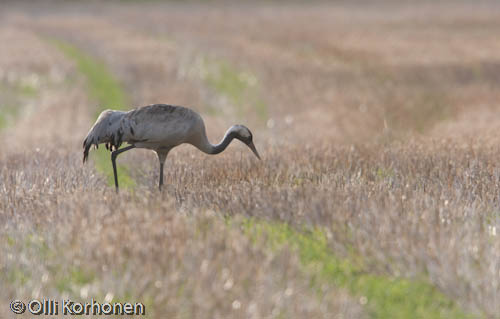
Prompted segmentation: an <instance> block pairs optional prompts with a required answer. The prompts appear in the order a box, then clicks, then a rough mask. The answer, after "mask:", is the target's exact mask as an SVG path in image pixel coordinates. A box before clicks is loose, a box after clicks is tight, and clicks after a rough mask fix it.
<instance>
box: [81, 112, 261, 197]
mask: <svg viewBox="0 0 500 319" xmlns="http://www.w3.org/2000/svg"><path fill="white" fill-rule="evenodd" d="M234 138H236V139H239V140H240V141H242V142H243V143H245V144H246V145H247V146H248V147H249V148H250V149H251V150H252V151H253V152H254V154H255V155H256V156H257V157H258V158H259V159H260V157H259V154H258V152H257V150H256V149H255V146H254V145H253V142H252V133H251V132H250V130H249V129H248V128H246V127H245V126H243V125H233V126H232V127H230V128H229V129H228V130H227V132H226V134H225V136H224V138H223V140H222V141H221V143H219V144H217V145H213V144H211V143H210V142H209V141H208V138H207V135H206V130H205V124H204V122H203V119H202V118H201V116H200V115H199V114H198V113H196V112H195V111H193V110H191V109H188V108H185V107H182V106H172V105H166V104H153V105H148V106H143V107H140V108H137V109H134V110H131V111H128V112H123V111H114V110H106V111H104V112H102V113H101V115H99V117H98V119H97V121H96V122H95V124H94V125H93V126H92V128H91V129H90V131H89V133H88V134H87V137H86V138H85V140H84V142H83V148H84V151H83V162H85V161H86V160H87V157H88V153H89V150H90V148H91V146H92V145H94V146H95V147H96V148H97V147H98V145H99V144H102V143H104V144H105V145H106V148H107V149H109V150H110V151H111V152H112V153H111V161H112V164H113V173H114V176H115V186H116V189H117V190H118V177H117V173H116V162H115V161H116V157H117V156H118V154H120V153H122V152H125V151H127V150H130V149H132V148H146V149H151V150H154V151H155V152H156V153H157V154H158V159H159V161H160V189H161V187H162V185H163V165H164V162H165V159H166V158H167V155H168V152H169V151H170V150H171V149H172V148H174V147H176V146H178V145H180V144H183V143H188V144H191V145H194V146H195V147H197V148H198V149H199V150H201V151H203V152H204V153H207V154H218V153H220V152H222V151H223V150H224V149H225V148H226V147H227V146H228V145H229V143H230V142H231V141H232V140H233V139H234ZM123 142H127V143H128V144H130V145H129V146H127V147H124V148H121V149H120V146H121V145H122V143H123Z"/></svg>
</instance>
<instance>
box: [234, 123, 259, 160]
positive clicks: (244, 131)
mask: <svg viewBox="0 0 500 319" xmlns="http://www.w3.org/2000/svg"><path fill="white" fill-rule="evenodd" d="M231 133H232V134H233V135H234V138H236V139H238V140H240V141H242V142H243V143H245V144H246V145H247V146H248V147H249V148H250V149H251V150H252V152H253V153H254V154H255V156H257V158H258V159H260V156H259V152H257V149H256V148H255V145H254V144H253V135H252V132H250V130H249V129H248V127H246V126H244V125H234V126H233V127H231Z"/></svg>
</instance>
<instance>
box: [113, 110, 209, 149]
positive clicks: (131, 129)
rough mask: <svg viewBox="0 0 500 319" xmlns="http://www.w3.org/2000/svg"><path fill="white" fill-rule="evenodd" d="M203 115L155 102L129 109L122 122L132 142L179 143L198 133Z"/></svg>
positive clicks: (125, 132) (164, 144)
mask: <svg viewBox="0 0 500 319" xmlns="http://www.w3.org/2000/svg"><path fill="white" fill-rule="evenodd" d="M200 119H201V117H200V116H199V115H198V113H196V112H194V111H192V110H190V109H188V108H185V107H182V106H172V105H166V104H154V105H148V106H144V107H141V108H139V109H136V110H133V111H130V112H128V113H127V114H126V115H125V117H124V119H123V121H122V129H123V132H124V134H125V135H124V140H125V141H129V143H132V144H134V143H139V142H140V143H144V144H157V145H159V146H176V145H179V144H182V143H185V142H187V141H188V140H189V139H190V137H191V136H192V135H193V134H194V133H196V130H197V127H198V126H199V121H200Z"/></svg>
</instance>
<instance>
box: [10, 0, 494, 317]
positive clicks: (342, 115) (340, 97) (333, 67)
mask: <svg viewBox="0 0 500 319" xmlns="http://www.w3.org/2000/svg"><path fill="white" fill-rule="evenodd" d="M499 9H500V7H499V6H498V5H497V4H495V3H493V2H482V3H481V4H480V5H474V4H471V3H465V2H464V3H446V2H440V3H438V4H431V3H424V4H418V5H417V4H409V3H407V4H395V3H391V4H390V6H389V4H383V3H380V4H378V5H375V4H337V5H326V4H321V5H319V4H318V5H310V6H305V5H285V4H282V5H271V4H265V5H259V6H251V5H242V6H229V7H225V8H224V9H221V7H217V6H215V7H208V6H203V5H165V4H158V3H150V4H147V5H145V4H141V5H140V6H139V5H137V4H131V3H128V4H108V5H98V4H95V3H94V4H86V5H83V4H76V3H75V4H66V5H62V6H59V7H58V9H57V10H56V9H55V8H53V7H51V6H47V7H43V6H40V8H39V9H38V10H28V9H27V8H26V7H22V6H19V7H18V6H13V5H10V6H9V7H8V9H7V8H6V7H5V6H4V7H0V11H2V12H3V16H4V18H5V19H2V21H3V22H1V24H0V25H1V26H2V27H4V28H2V29H1V30H2V31H1V32H0V40H2V42H4V41H9V42H10V43H11V44H12V45H11V46H10V47H9V50H8V51H5V50H3V51H0V80H1V81H0V101H10V102H9V103H11V104H15V105H18V106H23V108H22V109H23V110H29V111H26V112H16V113H15V115H13V113H9V114H10V115H8V117H9V122H10V123H11V124H9V125H8V126H7V127H6V128H4V129H3V130H2V132H1V133H0V134H1V135H0V136H1V138H2V139H3V140H4V141H5V145H7V148H5V149H4V151H2V152H1V153H0V220H1V222H2V223H3V225H5V226H4V227H3V228H2V229H1V230H0V238H2V241H1V244H0V252H1V253H0V254H1V255H2V256H6V257H5V258H2V260H1V261H0V274H2V275H0V283H2V287H6V288H3V289H2V291H1V292H0V301H1V302H2V304H8V302H9V300H10V299H13V298H19V299H23V298H24V299H29V298H42V297H46V298H47V297H52V298H58V297H61V296H69V297H71V298H75V299H79V300H87V299H90V298H91V297H93V298H95V299H101V300H103V299H105V298H106V296H107V298H114V300H124V301H143V302H145V303H146V304H147V306H148V310H149V309H151V313H150V315H151V317H155V318H163V317H167V316H168V317H174V318H193V317H194V318H206V317H210V318H281V317H284V318H304V317H306V316H307V317H311V318H335V317H344V318H362V317H375V316H377V314H380V313H381V312H380V311H378V310H377V306H380V304H377V300H379V301H380V299H377V298H380V297H379V296H377V295H373V299H374V300H375V301H372V300H366V301H367V304H366V305H365V303H366V302H361V303H360V302H359V301H360V300H363V299H362V298H361V299H360V296H361V297H364V296H365V295H364V291H363V289H364V288H363V287H366V286H363V284H359V285H358V283H359V278H360V277H359V276H372V275H373V276H379V278H381V279H380V281H381V282H382V281H384V280H387V279H390V278H409V279H411V280H412V281H411V282H413V283H416V285H420V284H421V283H427V282H429V283H431V285H432V286H433V287H436V288H437V289H438V290H439V291H441V292H443V293H444V294H445V295H446V296H447V298H449V299H450V300H452V301H454V302H455V303H456V305H458V306H460V307H461V308H462V309H465V310H466V311H467V312H470V313H473V316H474V317H481V316H482V317H487V318H498V314H499V313H500V308H499V307H500V299H499V298H500V296H499V291H500V253H499V252H500V239H499V236H500V235H499V234H498V232H499V231H500V229H499V227H500V215H499V208H498V207H499V202H498V198H499V185H498V183H499V179H500V166H499V165H498V164H497V163H498V161H497V159H498V158H499V155H500V154H499V148H498V146H497V143H498V141H499V139H498V132H499V129H498V127H499V126H498V125H497V124H498V123H500V116H499V115H498V112H496V110H497V108H498V107H497V104H498V102H497V101H498V98H499V93H498V86H499V84H500V78H499V77H498V74H497V73H498V72H497V71H498V69H499V65H500V62H499V61H498V59H497V57H498V54H499V52H500V47H499V46H498V43H497V42H498V41H496V36H497V32H496V31H497V30H498V27H499V24H498V21H500V19H499V18H500V10H499ZM75 10H77V11H78V15H75V14H74V12H76V11H75ZM249 13H251V14H249ZM75 17H77V18H75ZM115 21H127V23H126V24H125V25H123V24H121V23H118V22H115ZM46 37H51V38H57V39H59V40H60V41H66V42H67V43H71V44H72V45H74V46H76V47H78V48H80V49H81V50H82V51H83V52H86V53H87V54H89V55H91V56H93V57H95V58H96V59H98V60H100V61H102V62H103V63H105V64H106V65H107V66H108V68H109V70H110V71H111V72H112V73H113V74H114V75H115V76H116V77H117V78H118V79H119V82H120V83H121V84H122V85H123V87H124V89H125V90H126V91H127V92H128V93H129V94H130V96H131V99H132V103H133V104H134V105H142V104H149V103H156V102H166V103H172V104H182V105H187V106H191V107H193V108H195V109H197V110H198V111H200V112H201V113H203V115H204V118H205V119H206V122H207V128H208V130H209V135H210V136H211V137H212V139H213V140H215V139H216V138H220V137H221V136H222V134H223V132H224V129H225V128H226V127H228V126H229V125H230V124H233V123H234V122H236V121H238V122H240V121H243V122H245V124H248V126H249V127H251V128H252V129H253V131H254V135H255V143H256V145H257V148H258V149H259V152H260V153H261V154H262V155H263V157H264V160H263V161H261V162H257V161H255V160H254V159H253V158H252V157H251V154H250V153H249V152H248V150H246V149H245V148H244V146H242V145H232V146H231V147H230V148H229V149H228V150H227V151H226V152H225V153H223V154H221V155H219V156H217V157H208V156H206V155H204V154H201V153H200V152H198V151H197V150H194V149H193V148H192V147H190V146H182V147H179V148H178V149H176V150H175V151H174V152H172V153H171V154H170V155H169V158H168V160H167V166H166V167H167V169H166V172H165V180H166V181H167V187H166V190H165V191H164V192H163V193H158V191H157V190H156V184H157V179H158V171H157V169H158V168H157V161H156V158H155V156H153V154H151V153H150V152H147V151H140V150H137V151H134V152H128V153H125V154H124V155H122V156H121V157H120V160H119V161H120V162H121V163H123V164H125V165H127V167H128V168H129V170H130V175H131V177H132V178H133V179H134V180H135V181H136V185H137V186H136V188H135V189H134V190H132V191H128V192H122V193H121V194H120V195H115V194H114V192H113V190H112V189H111V188H109V187H108V186H107V185H106V181H105V180H104V178H103V177H102V176H101V175H100V174H99V173H97V172H96V170H95V169H94V167H92V166H86V167H82V166H81V164H80V162H81V158H80V155H81V154H80V151H81V150H80V148H79V147H80V143H81V140H82V138H83V136H84V134H85V133H86V130H87V129H88V127H89V126H90V124H91V122H92V121H93V116H94V112H95V110H96V109H97V107H101V106H97V105H96V104H98V102H99V101H96V100H93V99H92V98H93V96H92V94H89V91H88V88H89V84H88V83H86V82H85V81H89V79H86V78H85V76H83V75H82V72H81V69H80V70H79V69H78V66H77V64H78V63H75V61H74V60H72V59H70V58H68V56H65V55H64V54H62V52H60V51H58V49H57V48H56V47H54V46H53V45H51V44H50V43H47V42H46V41H44V40H43V39H45V38H46ZM9 39H10V40H9ZM13 39H15V40H16V41H13ZM33 50H36V51H37V52H40V54H36V55H25V56H22V55H21V54H13V53H15V52H25V51H28V52H32V51H33ZM20 56H22V58H20ZM83 73H84V72H83ZM6 74H7V75H6ZM8 74H11V75H8ZM33 74H34V75H35V77H37V78H41V79H43V81H42V82H40V83H42V84H40V85H39V86H37V88H36V95H32V94H31V93H29V92H31V91H29V89H28V91H29V92H28V93H26V92H25V91H23V90H26V89H22V87H23V85H24V84H23V83H26V81H27V80H24V79H25V78H30V79H31V78H33ZM54 74H55V75H54ZM242 79H243V80H242ZM248 79H250V80H248ZM90 81H91V80H90ZM19 83H21V84H19ZM29 83H31V82H29ZM3 87H8V88H9V89H7V90H4V89H3ZM14 87H21V89H19V92H18V91H16V90H13V89H12V88H14ZM23 92H24V93H23ZM30 94H31V95H30ZM98 99H99V97H98ZM101 101H102V99H101ZM35 102H36V103H35ZM259 103H261V104H260V111H259V108H258V107H256V104H259ZM0 107H1V109H0V113H1V114H7V112H8V111H7V104H6V103H5V102H3V103H2V104H0ZM110 107H112V106H110ZM263 110H265V111H263ZM259 112H260V113H259ZM55 114H57V116H55ZM248 218H255V219H257V220H265V221H273V222H286V223H288V224H290V225H292V226H293V227H295V229H297V230H301V229H303V227H304V226H308V227H315V228H319V229H320V231H321V233H322V234H324V235H325V238H326V239H327V243H328V251H327V252H324V253H325V254H331V255H332V256H335V258H338V259H340V260H347V261H349V264H352V265H355V266H353V267H355V268H356V269H357V271H359V272H361V273H362V274H361V275H359V274H357V273H356V272H354V273H353V274H352V279H347V281H348V282H351V283H350V284H349V283H344V284H340V283H338V282H335V280H333V281H332V280H330V281H329V280H327V279H325V278H323V281H322V282H321V283H320V284H319V285H318V284H312V283H314V282H316V280H317V277H316V273H315V272H314V271H310V270H308V268H307V267H304V260H303V258H302V255H301V254H300V253H297V252H298V251H297V249H299V251H300V247H299V248H297V247H295V248H294V245H293V244H292V242H293V239H290V245H286V244H285V245H284V246H280V247H279V248H276V247H275V248H274V249H271V248H270V247H269V246H270V245H269V242H268V241H266V240H265V239H264V240H257V241H253V240H252V239H251V237H249V236H248V234H247V233H246V231H245V227H244V226H242V225H245V223H246V221H248ZM228 221H230V222H228ZM273 231H276V232H278V231H277V230H273ZM277 234H278V235H279V232H278V233H277ZM269 237H270V238H272V235H270V236H269ZM292 237H293V236H292ZM325 247H326V246H325ZM325 250H326V248H325ZM321 256H323V255H321ZM325 256H326V255H325ZM328 256H330V255H328ZM328 258H333V257H328ZM325 260H326V259H325ZM328 260H330V259H328ZM323 262H324V261H323ZM320 264H321V263H320ZM323 266H324V267H325V268H328V267H329V266H328V265H326V264H323ZM330 266H331V265H330ZM363 278H366V277H363ZM370 278H372V277H370ZM375 281H376V280H375ZM384 282H385V281H384ZM377 285H378V283H377V282H374V283H373V287H377ZM410 285H411V284H410ZM426 285H427V284H426ZM415 287H416V286H415ZM370 298H372V297H370ZM412 298H413V297H412ZM440 298H441V297H440ZM416 299H418V298H416ZM422 303H423V301H422ZM389 306H390V305H389ZM424 308H425V307H424ZM0 309H1V310H0V316H2V317H3V316H8V314H9V313H8V310H7V309H6V308H5V307H0ZM422 309H423V308H422ZM379 310H380V309H379ZM377 311H378V312H377ZM423 313H424V312H423ZM444 313H445V312H444V310H443V312H441V315H442V316H444V315H443V314H444ZM415 314H417V315H420V314H421V313H420V312H415ZM401 316H402V317H403V315H401ZM421 317H425V316H424V315H421ZM435 317H439V315H436V316H435Z"/></svg>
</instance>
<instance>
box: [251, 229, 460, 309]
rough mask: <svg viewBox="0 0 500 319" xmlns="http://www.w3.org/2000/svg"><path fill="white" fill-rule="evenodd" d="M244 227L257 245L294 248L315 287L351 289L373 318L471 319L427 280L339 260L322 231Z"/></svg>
mask: <svg viewBox="0 0 500 319" xmlns="http://www.w3.org/2000/svg"><path fill="white" fill-rule="evenodd" d="M242 226H243V229H244V231H245V232H246V233H247V234H248V235H249V236H250V237H251V238H252V239H253V241H254V242H260V241H265V242H267V243H268V244H270V245H271V247H273V249H278V250H279V249H282V248H283V247H284V246H288V247H290V248H292V250H294V251H296V252H297V253H298V254H299V256H300V261H301V263H302V265H303V267H304V268H305V270H306V271H307V272H309V273H311V274H313V281H312V282H311V284H312V285H313V286H314V287H316V288H317V289H320V287H321V285H322V284H324V282H325V280H326V281H328V282H331V283H332V284H334V285H335V286H338V287H343V288H347V289H349V291H350V292H351V293H352V294H354V295H355V296H357V297H358V298H359V299H360V300H361V301H360V302H361V303H362V304H365V303H367V304H368V308H369V312H370V314H371V316H372V318H469V317H468V316H467V315H465V314H464V313H463V312H462V311H461V310H460V309H459V308H458V307H457V306H456V305H455V304H454V303H453V301H451V300H450V299H448V298H447V297H446V296H444V295H443V294H442V293H441V292H439V291H438V290H437V289H436V288H435V287H433V286H432V285H431V284H430V283H429V282H427V281H426V280H423V279H422V280H408V279H402V278H394V277H385V276H380V275H379V276H377V275H373V274H370V273H369V272H367V271H366V270H364V269H363V265H360V264H356V263H353V262H352V261H350V260H348V259H339V258H337V257H336V256H335V255H333V253H332V252H331V249H330V247H329V246H328V240H327V238H326V235H325V234H324V232H323V231H321V230H320V229H319V228H316V229H314V230H304V231H302V232H299V231H297V230H294V229H293V228H291V227H290V226H288V225H286V224H279V223H273V222H266V221H258V220H254V219H248V220H246V221H245V222H244V223H243V224H242ZM358 260H359V259H358Z"/></svg>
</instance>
